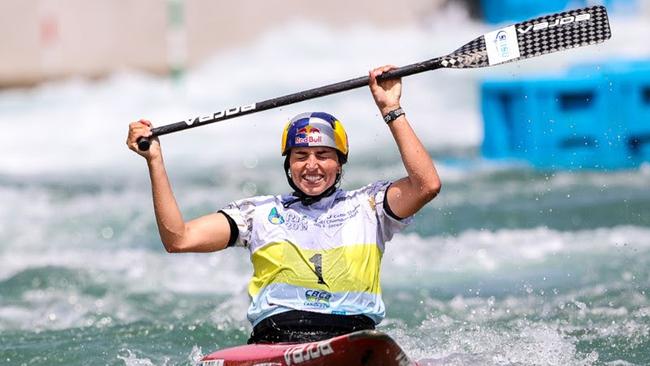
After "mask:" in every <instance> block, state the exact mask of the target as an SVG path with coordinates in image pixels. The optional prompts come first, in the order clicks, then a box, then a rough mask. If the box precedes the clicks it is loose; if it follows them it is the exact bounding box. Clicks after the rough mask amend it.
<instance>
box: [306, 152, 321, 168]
mask: <svg viewBox="0 0 650 366" xmlns="http://www.w3.org/2000/svg"><path fill="white" fill-rule="evenodd" d="M317 164H318V159H316V155H314V154H309V156H308V157H307V162H306V166H307V169H315V168H317V167H318V165H317Z"/></svg>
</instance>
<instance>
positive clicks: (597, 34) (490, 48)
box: [440, 6, 612, 68]
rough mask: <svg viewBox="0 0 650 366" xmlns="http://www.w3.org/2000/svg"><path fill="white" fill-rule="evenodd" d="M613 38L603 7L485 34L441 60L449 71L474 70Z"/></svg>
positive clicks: (581, 10)
mask: <svg viewBox="0 0 650 366" xmlns="http://www.w3.org/2000/svg"><path fill="white" fill-rule="evenodd" d="M611 36H612V34H611V31H610V28H609V20H608V18H607V10H606V9H605V7H603V6H592V7H589V8H584V9H577V10H571V11H567V12H564V13H558V14H553V15H547V16H543V17H540V18H536V19H532V20H528V21H525V22H522V23H519V24H515V25H511V26H509V27H506V28H503V29H499V30H496V31H494V32H490V33H487V34H485V35H483V36H481V37H479V38H476V39H475V40H473V41H471V42H469V43H467V44H466V45H464V46H463V47H461V48H459V49H457V50H456V51H454V52H453V53H452V54H450V55H448V56H445V57H442V60H441V62H440V63H441V65H442V66H443V67H449V68H474V67H485V66H492V65H498V64H501V63H505V62H512V61H516V60H522V59H526V58H529V57H535V56H541V55H545V54H547V53H551V52H557V51H562V50H566V49H570V48H575V47H582V46H587V45H591V44H597V43H601V42H604V41H606V40H607V39H609V38H610V37H611Z"/></svg>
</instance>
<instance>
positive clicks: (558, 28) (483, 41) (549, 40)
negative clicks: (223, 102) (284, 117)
mask: <svg viewBox="0 0 650 366" xmlns="http://www.w3.org/2000/svg"><path fill="white" fill-rule="evenodd" d="M610 37H611V31H610V27H609V20H608V17H607V10H606V9H605V7H603V6H592V7H588V8H583V9H576V10H570V11H566V12H562V13H557V14H551V15H546V16H542V17H539V18H535V19H531V20H528V21H525V22H522V23H518V24H514V25H511V26H509V27H506V28H502V29H500V30H496V31H494V32H490V33H487V34H485V35H483V36H480V37H478V38H476V39H474V40H472V41H471V42H468V43H467V44H465V45H464V46H462V47H461V48H459V49H457V50H456V51H454V52H452V53H451V54H449V55H447V56H443V57H437V58H433V59H430V60H427V61H424V62H419V63H415V64H411V65H407V66H403V67H399V68H396V69H393V70H391V71H389V72H385V73H383V74H382V75H380V76H379V77H378V78H377V79H378V80H380V81H381V80H387V79H397V78H401V77H403V76H408V75H413V74H418V73H421V72H424V71H429V70H435V69H439V68H454V69H464V68H478V67H486V66H492V65H497V64H502V63H505V62H513V61H517V60H522V59H527V58H531V57H536V56H541V55H545V54H548V53H552V52H557V51H563V50H566V49H570V48H575V47H581V46H587V45H592V44H597V43H601V42H604V41H605V40H607V39H609V38H610ZM368 81H369V78H368V76H363V77H359V78H356V79H350V80H346V81H342V82H338V83H335V84H330V85H326V86H322V87H319V88H314V89H309V90H305V91H301V92H298V93H293V94H288V95H285V96H282V97H278V98H273V99H268V100H265V101H262V102H258V103H253V104H249V105H244V106H238V107H233V108H227V109H224V110H220V111H218V112H216V113H212V114H209V115H205V116H196V117H192V118H188V119H186V120H184V121H180V122H176V123H172V124H169V125H164V126H160V127H155V128H153V129H152V130H151V132H152V136H151V137H155V136H162V135H166V134H168V133H172V132H177V131H182V130H186V129H190V128H194V127H199V126H203V125H206V124H210V123H215V122H221V121H224V120H227V119H230V118H234V117H239V116H243V115H246V114H251V113H255V112H260V111H264V110H267V109H272V108H277V107H282V106H285V105H288V104H293V103H297V102H302V101H305V100H309V99H314V98H318V97H322V96H325V95H330V94H335V93H340V92H342V91H346V90H351V89H356V88H360V87H363V86H367V85H368ZM151 137H150V138H151ZM149 146H150V141H149V138H139V139H138V148H139V149H140V150H141V151H146V150H148V149H149Z"/></svg>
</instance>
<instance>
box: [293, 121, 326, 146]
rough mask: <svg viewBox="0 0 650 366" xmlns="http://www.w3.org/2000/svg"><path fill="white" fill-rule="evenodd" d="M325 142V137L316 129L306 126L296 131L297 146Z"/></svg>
mask: <svg viewBox="0 0 650 366" xmlns="http://www.w3.org/2000/svg"><path fill="white" fill-rule="evenodd" d="M321 142H323V136H322V135H321V133H320V130H319V129H318V128H316V127H312V126H309V125H307V126H305V127H303V128H300V129H298V131H296V140H295V143H296V145H299V144H313V143H321Z"/></svg>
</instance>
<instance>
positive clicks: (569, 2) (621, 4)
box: [481, 0, 637, 23]
mask: <svg viewBox="0 0 650 366" xmlns="http://www.w3.org/2000/svg"><path fill="white" fill-rule="evenodd" d="M590 5H604V6H605V7H607V9H608V10H609V11H610V12H631V11H633V10H634V9H636V5H637V4H636V0H481V10H482V12H483V18H484V19H485V20H486V21H487V22H490V23H501V22H517V21H523V20H526V19H529V18H532V17H535V16H540V15H544V14H550V13H556V12H559V11H563V10H568V9H575V8H581V7H585V6H590Z"/></svg>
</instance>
